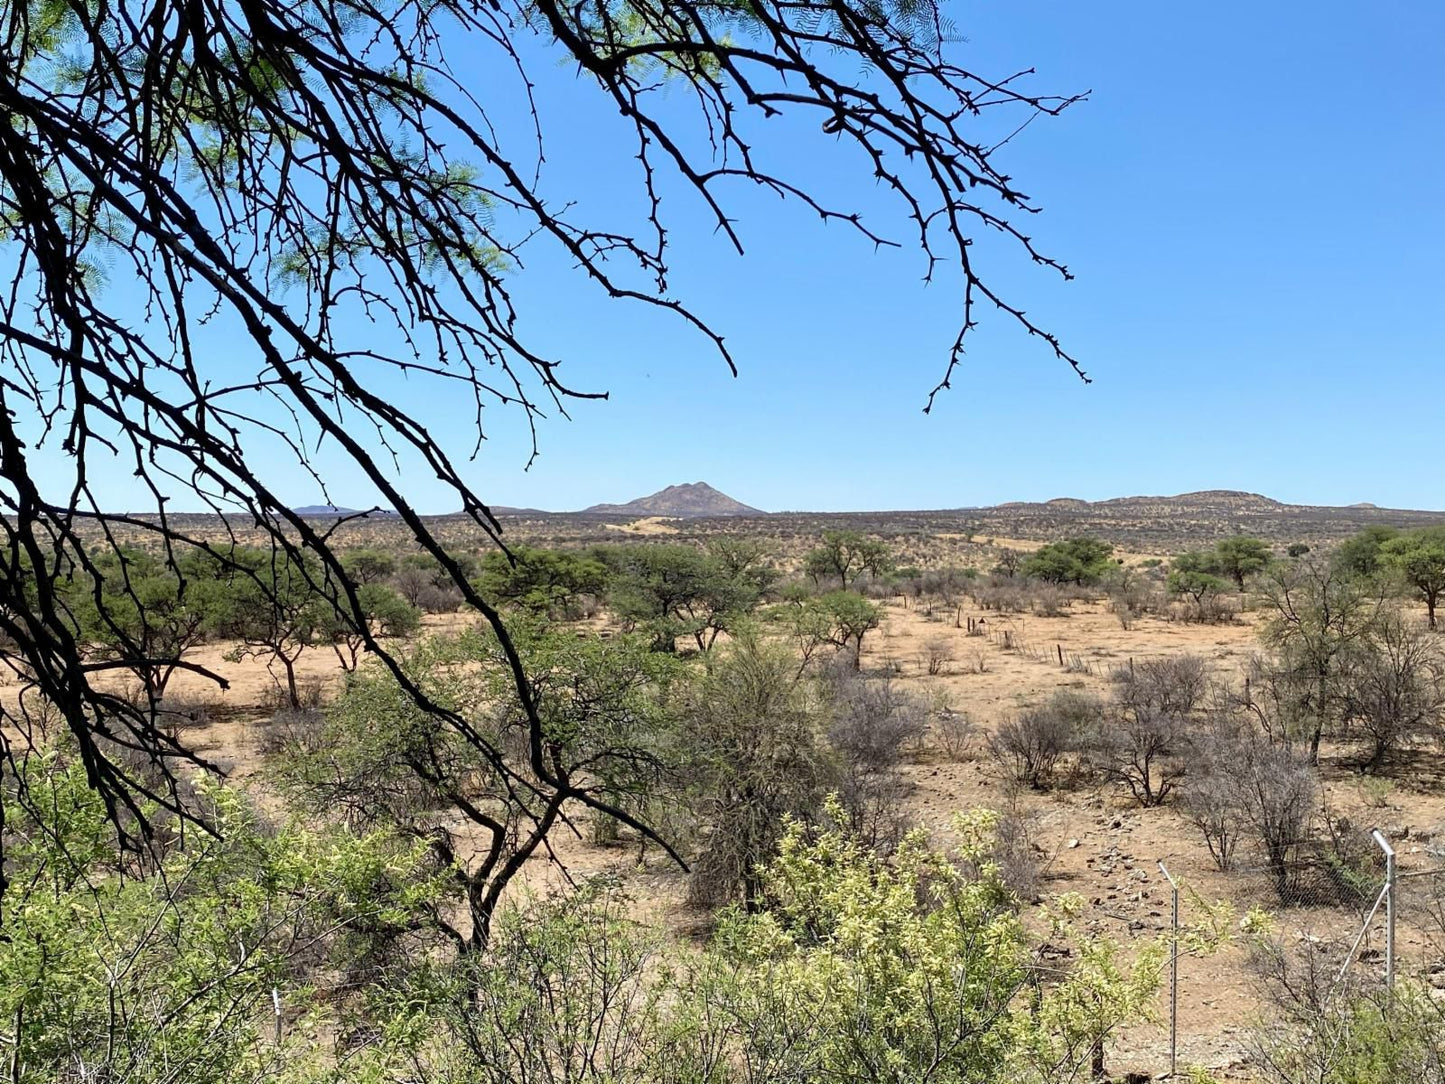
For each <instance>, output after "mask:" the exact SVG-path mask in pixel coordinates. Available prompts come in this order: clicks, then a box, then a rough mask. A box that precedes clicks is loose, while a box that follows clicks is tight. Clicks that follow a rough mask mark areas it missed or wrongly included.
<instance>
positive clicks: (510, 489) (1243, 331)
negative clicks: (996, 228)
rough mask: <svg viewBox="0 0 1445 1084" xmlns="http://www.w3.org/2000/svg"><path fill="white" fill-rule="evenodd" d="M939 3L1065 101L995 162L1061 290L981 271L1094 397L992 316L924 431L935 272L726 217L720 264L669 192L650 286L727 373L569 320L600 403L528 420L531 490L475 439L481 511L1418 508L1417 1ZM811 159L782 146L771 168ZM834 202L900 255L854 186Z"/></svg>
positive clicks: (817, 139)
mask: <svg viewBox="0 0 1445 1084" xmlns="http://www.w3.org/2000/svg"><path fill="white" fill-rule="evenodd" d="M948 10H949V12H950V13H951V14H952V16H953V18H954V21H955V23H956V24H957V27H958V29H959V31H960V32H961V33H962V34H964V35H965V36H966V38H967V41H966V42H965V43H963V44H961V45H959V46H958V47H957V49H958V56H959V59H960V61H961V62H963V63H967V64H971V65H975V66H977V67H979V68H982V69H985V70H988V71H997V72H1002V71H1006V70H1012V69H1013V68H1016V67H1017V68H1021V67H1027V66H1032V67H1035V68H1036V69H1037V70H1038V73H1039V75H1038V77H1037V82H1036V85H1037V86H1039V87H1040V88H1048V89H1057V90H1060V91H1064V92H1074V91H1079V90H1092V95H1091V98H1090V100H1089V101H1088V102H1087V103H1084V104H1082V105H1079V106H1077V107H1075V108H1074V109H1072V110H1070V111H1069V112H1068V113H1066V114H1065V115H1064V116H1063V117H1061V118H1059V119H1056V120H1048V121H1040V122H1038V123H1036V124H1034V125H1032V126H1031V127H1030V128H1029V129H1028V130H1027V131H1026V132H1025V133H1024V134H1023V135H1022V136H1020V137H1019V138H1018V139H1017V140H1015V141H1014V143H1013V144H1011V145H1010V147H1009V151H1010V152H1011V156H1010V158H1009V159H1008V162H1007V165H1008V166H1009V168H1010V169H1011V170H1012V172H1013V174H1014V176H1015V177H1017V178H1018V180H1019V182H1020V184H1021V185H1022V187H1023V188H1024V189H1025V190H1026V191H1027V192H1029V193H1030V195H1033V196H1034V197H1035V198H1036V199H1037V200H1038V201H1039V202H1040V203H1041V204H1042V205H1043V206H1044V208H1045V211H1044V213H1043V214H1042V215H1041V216H1039V217H1038V220H1037V221H1035V222H1031V223H1030V226H1031V232H1032V233H1033V235H1034V236H1035V237H1036V238H1038V239H1039V241H1040V243H1041V244H1042V245H1043V246H1044V247H1045V248H1046V249H1047V250H1048V251H1049V252H1050V253H1051V254H1054V255H1057V256H1058V257H1059V258H1061V259H1063V260H1064V261H1065V262H1067V263H1068V265H1069V267H1070V268H1071V270H1073V271H1074V272H1075V274H1076V276H1077V278H1076V280H1075V281H1074V282H1071V283H1068V284H1062V283H1060V282H1057V281H1056V280H1055V279H1053V278H1052V277H1050V276H1049V275H1048V274H1046V273H1044V272H1041V271H1038V270H1036V269H1035V268H1033V267H1032V266H1030V265H1027V264H1026V263H1025V262H1023V261H1020V260H1018V259H1016V258H1015V257H1014V254H1011V253H1009V252H1007V251H999V252H994V253H991V255H993V256H994V257H996V258H994V259H993V260H992V261H991V264H990V265H989V266H988V271H989V273H990V274H992V275H993V276H994V277H995V278H996V279H997V281H999V282H1000V283H1001V284H1002V285H1003V286H1004V287H1005V288H1006V289H1008V290H1009V291H1010V292H1011V294H1012V296H1013V298H1014V299H1015V300H1016V301H1017V303H1019V304H1021V305H1022V306H1023V307H1024V308H1026V309H1027V310H1028V311H1029V313H1030V314H1031V315H1033V316H1035V317H1037V318H1038V319H1040V320H1041V321H1043V322H1045V323H1046V324H1047V325H1048V326H1049V327H1050V328H1052V329H1054V330H1056V331H1057V332H1058V333H1059V334H1060V335H1061V336H1063V337H1064V339H1065V341H1066V343H1067V345H1068V346H1069V347H1070V348H1071V350H1072V351H1073V352H1074V353H1076V354H1077V355H1078V356H1079V357H1080V358H1081V359H1082V361H1083V362H1084V364H1085V366H1086V367H1087V369H1088V370H1089V372H1090V374H1091V375H1092V376H1093V377H1094V378H1095V381H1094V383H1093V384H1092V385H1089V386H1087V387H1086V386H1084V385H1083V384H1082V383H1080V382H1079V381H1078V380H1077V379H1076V378H1075V377H1074V376H1073V375H1072V374H1071V373H1070V372H1069V371H1068V369H1067V368H1065V367H1064V366H1063V365H1062V364H1060V363H1058V362H1056V361H1054V360H1053V359H1052V358H1051V357H1050V356H1049V355H1048V354H1047V352H1046V351H1045V350H1043V349H1042V348H1041V345H1040V344H1039V343H1038V342H1037V341H1036V340H1031V339H1029V338H1028V337H1027V336H1025V335H1023V334H1022V333H1020V332H1019V331H1018V330H1017V329H1015V328H1014V327H1012V326H1010V325H1009V324H1008V323H1007V322H1006V321H1005V320H1002V319H996V318H989V319H986V320H985V323H984V326H983V327H982V328H981V329H980V330H979V332H978V334H977V336H976V338H975V339H974V341H973V343H972V345H971V347H970V350H969V355H968V360H967V364H966V367H965V369H964V371H963V372H962V373H961V374H960V378H959V379H957V380H955V382H954V389H953V390H952V391H951V392H949V393H945V395H944V396H942V397H941V398H940V400H939V405H938V407H937V409H935V411H934V412H933V414H932V415H930V416H928V417H925V416H924V415H923V414H922V413H921V409H920V408H921V407H922V405H923V402H924V399H925V397H926V393H927V391H928V390H929V388H931V387H932V386H933V383H934V382H935V380H936V379H937V377H938V375H939V374H940V372H941V368H942V365H943V363H944V359H945V356H946V350H947V347H948V345H949V344H950V342H951V341H952V335H953V332H954V329H955V327H956V322H957V319H958V315H957V309H956V305H957V294H956V292H955V291H954V290H953V288H952V286H953V283H952V282H951V281H950V280H949V279H948V277H947V276H944V277H943V278H941V279H940V280H939V281H938V282H935V283H934V284H933V285H931V286H929V287H927V288H925V287H924V286H922V284H921V283H920V274H921V270H922V268H921V264H920V261H919V259H918V258H917V257H916V255H915V254H914V253H913V252H911V251H904V252H901V253H891V254H883V255H881V256H875V255H874V253H873V251H872V250H871V248H870V247H869V246H867V245H866V244H864V243H862V242H860V241H859V240H858V239H857V238H856V237H853V236H850V235H849V234H848V233H847V231H845V230H842V229H839V228H836V227H834V228H822V227H821V226H820V225H819V224H818V223H817V221H816V220H815V219H814V218H812V217H811V216H809V215H808V214H806V213H805V212H804V211H803V210H802V209H801V208H797V207H790V206H788V205H786V204H784V205H779V204H778V203H777V202H776V201H773V200H770V199H761V198H753V197H750V196H748V195H747V194H746V193H743V194H741V195H742V196H743V198H741V199H740V200H739V207H740V222H739V227H740V230H741V232H742V234H743V238H744V241H745V243H746V245H747V246H748V251H747V255H746V257H745V258H743V259H738V258H736V257H735V256H732V255H731V254H730V253H729V252H728V250H727V248H726V246H725V245H723V244H722V243H721V242H720V241H719V240H718V239H716V238H714V237H713V236H711V234H710V233H709V231H708V229H707V225H708V224H707V222H706V220H705V219H704V217H703V216H702V215H701V214H700V213H699V210H698V208H697V207H696V206H694V205H689V204H688V203H687V202H686V201H685V200H679V201H678V205H677V206H676V208H675V219H674V221H681V223H682V225H683V228H681V229H679V231H678V236H677V238H676V240H677V244H678V246H679V248H678V252H677V253H676V254H675V264H676V267H675V276H674V278H675V286H676V292H677V293H678V294H679V295H681V296H683V297H686V298H688V299H690V300H692V301H693V302H695V304H696V306H697V308H698V309H699V310H700V311H701V312H703V313H704V314H705V315H706V316H708V317H709V318H710V319H712V320H714V322H715V323H717V324H718V326H720V327H721V328H722V329H723V330H724V331H725V332H726V334H727V336H728V342H729V343H730V345H731V346H732V347H733V349H734V350H735V352H736V356H737V358H738V361H739V364H740V368H741V372H740V375H739V376H738V378H737V379H733V378H731V377H729V376H728V375H726V372H725V370H724V368H723V366H722V365H721V363H720V362H719V361H718V360H717V359H716V357H715V356H714V355H712V354H711V353H710V352H709V350H708V349H707V347H706V344H705V343H703V342H701V341H700V340H699V339H698V338H697V337H696V336H694V335H690V334H688V333H686V332H684V331H682V330H681V329H679V328H677V327H675V326H674V325H673V324H672V323H671V322H669V321H655V320H652V319H650V318H649V317H648V316H647V315H646V314H640V313H639V312H638V311H637V310H635V309H627V308H620V309H619V308H617V307H615V306H609V305H608V304H606V303H605V302H599V301H596V300H594V301H593V302H592V303H591V304H585V303H584V304H582V305H581V306H580V307H579V310H578V311H577V313H576V318H571V317H570V316H569V314H566V313H562V314H559V315H558V316H557V318H556V319H555V320H550V319H549V320H547V321H546V326H545V328H543V329H542V331H543V333H544V334H545V335H546V337H547V338H548V339H549V341H551V342H554V343H555V345H556V349H557V351H558V353H559V354H560V355H561V356H564V357H565V358H566V359H567V364H568V368H569V370H570V372H571V375H572V378H573V379H576V380H579V381H581V382H583V383H587V384H588V385H589V386H594V387H605V388H607V389H608V390H610V392H611V393H612V399H611V400H610V401H609V402H608V403H606V404H600V405H595V406H583V407H581V408H579V409H578V410H577V411H575V412H574V420H573V421H572V422H571V423H559V424H552V425H547V426H545V427H544V429H543V432H542V455H541V457H540V458H539V460H538V461H537V463H536V464H535V465H534V466H533V467H532V469H531V471H530V472H529V473H528V474H526V475H523V474H521V473H520V472H519V471H518V470H517V469H516V468H517V466H518V462H517V459H518V457H517V456H515V455H512V454H510V453H508V452H504V451H503V447H504V445H503V444H502V442H500V441H499V442H498V445H497V446H496V447H495V448H493V449H491V450H490V452H489V455H488V458H487V461H486V462H485V463H482V464H479V474H478V480H479V482H481V484H482V488H483V489H484V490H485V491H487V492H490V493H492V494H495V496H496V498H497V499H498V500H499V501H500V502H502V503H507V504H526V505H532V506H540V507H545V508H575V507H579V506H582V505H585V504H587V503H589V502H591V501H596V500H616V499H626V498H630V497H633V496H637V495H640V494H643V493H647V492H651V491H652V490H655V489H657V488H660V487H661V486H663V485H666V484H669V483H673V482H680V481H693V480H696V479H706V480H707V481H709V482H711V483H713V484H714V485H716V486H718V487H719V488H721V489H723V490H724V491H726V492H728V493H730V494H732V495H733V496H736V497H737V498H738V499H740V500H743V501H746V502H748V503H751V504H755V505H758V506H760V507H763V508H767V509H773V510H776V509H789V508H792V509H875V508H920V507H952V506H958V505H974V504H989V503H994V502H997V501H1004V500H1019V499H1047V498H1050V497H1055V496H1063V495H1068V496H1077V497H1084V498H1089V499H1097V498H1106V497H1111V496H1120V495H1125V494H1133V493H1175V492H1182V491H1187V490H1192V489H1204V488H1229V489H1247V490H1254V491H1259V492H1264V493H1266V494H1268V495H1270V496H1274V497H1276V498H1279V499H1283V500H1291V501H1299V502H1311V503H1351V502H1354V501H1365V500H1368V501H1373V502H1375V503H1377V504H1382V505H1393V506H1399V507H1429V508H1440V507H1445V492H1442V483H1441V472H1440V471H1439V470H1438V469H1437V468H1436V466H1435V464H1436V463H1437V462H1438V458H1439V455H1440V441H1441V435H1442V434H1441V424H1440V423H1441V408H1440V406H1439V392H1440V390H1441V389H1442V377H1445V374H1442V370H1441V362H1442V361H1445V345H1442V326H1441V325H1442V317H1445V306H1442V298H1445V289H1442V288H1445V270H1442V262H1441V250H1442V248H1445V245H1442V242H1445V210H1442V200H1441V196H1442V193H1445V168H1442V167H1445V5H1440V4H1438V3H1435V2H1433V0H1432V2H1404V0H1399V2H1394V3H1389V2H1386V3H1378V4H1370V5H1365V4H1359V3H1340V2H1335V3H1318V2H1315V3H1308V4H1305V3H1292V2H1290V3H1271V4H1256V3H1239V2H1226V3H1215V4H1208V5H1205V4H1198V3H1193V4H1157V3H1151V4H1145V3H1137V2H1116V3H1098V4H1070V3H997V2H993V3H966V4H953V5H951V6H950V7H949V8H948ZM559 74H561V75H562V76H564V77H565V75H566V73H565V72H564V73H559ZM546 89H547V91H548V94H547V95H546V96H545V97H544V99H543V107H544V109H547V108H549V107H552V108H555V109H556V110H557V115H555V116H553V117H548V116H545V115H544V123H556V124H558V125H559V126H560V127H561V128H563V129H565V128H566V127H567V124H568V118H567V116H566V111H567V110H569V109H571V108H578V107H577V104H576V103H577V99H578V98H581V97H583V95H580V94H573V93H568V89H569V88H567V87H566V86H565V85H563V86H561V87H552V86H548V87H547V88H546ZM572 89H573V90H574V91H575V89H576V88H572ZM573 117H574V118H575V119H576V120H577V121H579V122H580V121H581V120H582V119H583V118H584V117H587V114H584V113H582V112H581V111H580V109H579V111H578V112H577V113H574V114H573ZM595 120H596V122H597V123H599V124H601V123H605V120H604V119H603V118H595ZM577 127H578V128H581V127H582V125H581V124H580V123H579V124H577ZM593 131H594V132H595V131H596V130H595V129H593ZM569 134H575V135H576V137H577V138H576V139H575V140H569V141H568V144H567V147H566V148H558V153H557V154H555V155H553V161H552V162H551V173H550V180H551V182H552V183H554V184H556V183H558V182H559V180H560V179H563V178H565V177H566V176H567V171H568V170H570V169H572V168H573V166H574V164H575V165H576V166H577V168H578V174H579V175H585V176H589V177H602V178H603V179H604V180H605V183H606V187H605V188H603V189H602V190H601V191H597V190H595V189H593V190H587V187H586V186H582V191H580V192H579V198H583V199H586V198H588V197H592V198H593V199H594V201H596V200H597V197H599V196H600V197H601V198H602V201H605V200H611V199H618V200H625V199H626V196H625V195H619V193H618V191H616V190H614V189H613V188H612V185H613V184H617V185H618V186H619V188H622V187H623V186H626V185H627V184H628V181H627V179H626V178H627V177H628V175H627V174H625V173H622V172H620V171H619V172H618V173H616V174H614V173H613V172H611V171H608V172H606V173H605V174H604V173H602V172H601V171H596V172H591V171H589V170H588V168H587V166H586V156H588V155H589V154H593V153H595V154H596V155H597V156H599V158H600V157H603V156H605V155H606V154H607V151H608V148H607V147H606V146H604V145H602V143H601V140H600V137H598V136H593V135H587V134H584V133H583V132H581V131H577V132H574V133H569ZM788 135H790V136H792V135H794V133H791V132H790V133H788ZM557 142H558V141H555V140H554V144H556V143H557ZM780 142H781V140H780ZM568 151H570V152H572V153H574V154H576V155H577V157H576V158H570V159H569V158H568V157H564V155H566V154H567V152H568ZM832 151H833V147H832V145H831V141H830V140H829V139H828V138H827V137H825V136H823V135H822V134H821V133H817V132H816V131H815V130H810V128H801V129H800V130H799V131H798V132H797V133H796V140H795V142H793V144H792V146H791V147H788V148H785V150H784V154H783V156H782V160H784V161H788V160H789V158H788V156H789V155H790V156H791V159H792V161H794V162H795V163H796V164H798V165H799V166H803V165H805V164H807V163H811V162H812V161H813V160H814V159H815V158H818V157H821V156H824V155H827V154H829V153H831V152H832ZM775 160H777V156H775ZM835 190H837V191H839V192H841V193H844V194H845V195H848V194H851V196H852V198H853V199H854V201H855V202H856V203H857V205H858V206H860V207H861V208H862V209H863V210H864V211H865V212H866V213H868V216H869V221H871V222H873V223H874V224H875V225H880V226H887V227H889V228H890V232H891V233H892V234H893V235H895V236H899V237H903V238H906V236H907V235H906V233H905V231H904V229H903V226H902V224H901V223H899V222H898V220H897V217H896V214H894V212H893V208H892V205H891V204H890V203H889V202H888V201H886V200H885V199H883V198H881V195H880V194H877V193H875V191H874V190H873V189H872V187H871V185H869V184H867V183H866V182H865V183H862V184H848V183H843V182H842V181H841V180H840V181H839V183H838V184H837V186H836V189H835ZM599 202H600V201H599ZM584 206H588V204H584ZM689 227H690V228H689ZM557 270H559V271H563V272H564V273H565V269H557ZM552 272H553V269H551V268H544V269H538V270H537V271H536V272H535V277H533V274H532V273H529V274H527V275H525V276H522V277H521V278H520V279H519V284H520V285H521V286H522V287H523V288H524V290H523V292H524V294H525V295H527V297H526V299H527V300H528V301H529V302H533V303H534V304H538V305H540V306H541V307H543V308H545V306H546V301H545V298H546V295H547V294H548V293H549V292H550V291H552V290H553V289H554V282H553V277H552ZM498 452H501V453H502V454H497V453H498Z"/></svg>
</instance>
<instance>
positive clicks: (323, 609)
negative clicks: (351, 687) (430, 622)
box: [316, 583, 421, 670]
mask: <svg viewBox="0 0 1445 1084" xmlns="http://www.w3.org/2000/svg"><path fill="white" fill-rule="evenodd" d="M356 601H357V603H358V604H359V606H360V609H361V613H362V617H363V619H364V621H365V624H366V628H367V631H369V632H371V633H372V634H374V635H376V636H387V637H392V638H404V637H408V636H413V635H415V633H416V632H417V630H418V629H419V628H421V611H420V610H418V609H417V608H416V607H415V606H413V605H412V604H411V603H409V602H407V601H406V599H404V598H402V597H401V596H400V595H399V594H397V593H396V591H394V590H393V589H392V588H390V587H388V586H386V585H385V584H382V583H365V584H362V585H361V586H360V587H358V588H357V589H356ZM316 638H317V639H318V640H325V641H328V642H329V643H330V644H331V647H332V650H333V651H335V652H336V657H337V659H339V660H340V662H341V666H342V669H344V670H354V669H356V664H357V660H358V658H359V656H360V653H361V649H362V647H363V645H364V642H365V637H364V636H363V635H362V629H361V627H360V623H359V622H357V620H356V618H355V616H354V615H353V614H352V613H350V612H343V611H341V610H339V609H336V608H333V607H328V606H318V607H317V615H316Z"/></svg>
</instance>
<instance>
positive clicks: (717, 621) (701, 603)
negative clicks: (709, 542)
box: [599, 545, 763, 652]
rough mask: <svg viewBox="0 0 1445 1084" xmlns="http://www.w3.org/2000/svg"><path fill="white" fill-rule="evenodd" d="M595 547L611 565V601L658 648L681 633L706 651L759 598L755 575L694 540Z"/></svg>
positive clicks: (671, 644) (667, 647) (670, 647)
mask: <svg viewBox="0 0 1445 1084" xmlns="http://www.w3.org/2000/svg"><path fill="white" fill-rule="evenodd" d="M599 552H600V555H601V556H602V557H603V559H604V560H605V561H606V562H607V564H608V567H609V568H610V569H611V588H610V595H609V600H610V602H611V604H612V607H613V608H614V609H615V610H616V611H617V614H618V616H620V617H621V618H622V619H623V620H624V621H627V622H630V623H633V624H635V625H636V626H638V627H640V628H643V629H646V630H647V632H648V633H649V635H651V637H652V642H653V647H654V649H655V650H658V651H666V652H671V651H674V650H676V641H677V639H678V637H681V636H687V637H691V638H692V640H693V641H694V643H696V645H697V648H698V650H699V651H706V650H707V649H708V648H710V647H712V645H713V644H714V643H716V642H717V639H718V637H719V636H720V635H722V634H723V633H725V632H731V631H733V630H734V629H736V628H737V626H738V623H739V619H740V618H742V617H744V616H746V615H747V614H749V613H751V612H752V611H753V610H754V609H756V608H757V605H758V603H759V602H760V601H761V600H762V595H763V590H762V588H761V586H760V585H759V582H758V580H757V578H756V576H755V575H750V574H749V573H748V572H747V571H743V572H739V573H734V572H732V571H730V570H729V568H728V567H727V566H726V565H724V564H722V563H721V562H719V561H718V560H717V559H715V558H714V557H712V556H711V555H709V554H708V553H707V552H705V551H704V550H701V549H698V548H696V547H694V546H681V545H651V546H612V547H607V548H605V549H603V550H601V551H599Z"/></svg>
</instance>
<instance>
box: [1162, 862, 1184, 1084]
mask: <svg viewBox="0 0 1445 1084" xmlns="http://www.w3.org/2000/svg"><path fill="white" fill-rule="evenodd" d="M1159 872H1160V873H1162V874H1164V879H1165V880H1167V881H1168V882H1169V888H1170V890H1171V891H1172V892H1173V896H1174V902H1173V906H1172V907H1171V908H1170V914H1169V924H1170V925H1169V1079H1170V1080H1173V1079H1174V1074H1175V1072H1176V1070H1177V1069H1178V1067H1179V882H1178V881H1176V880H1175V879H1174V875H1173V874H1172V873H1170V872H1169V867H1168V866H1166V865H1165V864H1164V863H1163V862H1162V861H1161V862H1160V863H1159Z"/></svg>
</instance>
